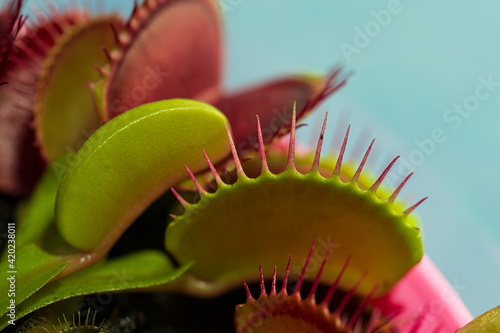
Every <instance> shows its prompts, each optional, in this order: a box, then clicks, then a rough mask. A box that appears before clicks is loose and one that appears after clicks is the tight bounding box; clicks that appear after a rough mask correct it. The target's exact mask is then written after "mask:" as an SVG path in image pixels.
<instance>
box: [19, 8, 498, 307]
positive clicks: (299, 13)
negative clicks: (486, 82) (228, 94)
mask: <svg viewBox="0 0 500 333" xmlns="http://www.w3.org/2000/svg"><path fill="white" fill-rule="evenodd" d="M31 2H36V1H31ZM51 2H52V3H54V4H56V6H58V5H60V6H61V7H65V6H67V1H62V0H58V1H51ZM72 2H73V3H74V1H70V3H72ZM83 2H84V3H87V5H88V4H90V3H92V5H93V6H94V7H99V6H96V3H97V1H83ZM125 2H127V4H125ZM220 2H221V4H222V5H223V7H224V9H225V10H224V16H225V18H224V20H225V27H226V42H227V44H226V45H227V50H226V68H225V84H224V85H225V87H226V89H228V90H236V89H238V88H241V87H244V86H247V85H249V84H254V83H258V82H262V81H264V80H267V79H270V78H273V77H276V76H282V75H287V74H290V73H298V72H309V71H313V72H320V73H322V72H323V73H324V72H326V71H328V70H329V69H330V68H332V66H334V65H336V64H342V65H344V66H345V68H346V69H348V70H353V71H354V72H355V74H354V76H352V78H351V79H350V80H349V83H348V85H347V86H346V87H345V88H344V89H342V90H341V91H340V92H339V93H337V94H335V96H333V97H332V98H330V99H329V100H328V101H327V102H326V103H324V104H323V105H321V106H320V108H319V110H318V111H317V112H316V115H317V116H318V117H319V118H322V117H323V115H324V112H325V111H328V112H329V114H330V120H329V127H328V130H329V133H327V138H326V141H327V142H331V141H333V142H337V141H338V138H339V133H340V132H339V131H337V133H333V132H334V130H335V129H336V127H337V125H336V124H337V123H339V124H340V125H341V126H340V128H341V132H343V131H344V130H345V124H347V122H349V123H351V124H352V126H353V128H352V134H353V135H352V139H351V141H350V145H349V146H348V150H347V154H348V156H351V157H352V158H354V159H355V160H358V161H359V159H360V156H361V154H362V153H363V151H362V149H365V147H366V146H367V145H368V143H369V140H370V138H371V137H376V138H377V142H376V146H375V149H374V154H373V156H371V158H370V159H369V161H368V167H369V168H370V169H371V170H374V172H376V173H380V172H381V170H383V168H384V167H385V165H387V164H388V162H389V161H390V160H391V159H392V158H393V157H394V156H396V155H401V157H402V159H405V160H406V161H409V162H410V164H411V169H412V171H415V175H414V177H413V179H412V180H411V181H410V182H409V184H408V185H407V187H406V188H405V189H404V191H403V192H402V193H401V196H402V198H404V199H405V200H406V201H407V202H408V203H414V202H416V201H418V199H420V198H422V197H425V196H427V195H428V196H429V199H428V200H427V202H425V203H424V204H423V205H422V206H421V207H419V208H418V210H417V212H418V214H419V216H420V217H421V219H422V221H423V225H424V237H425V238H424V245H425V250H426V252H427V253H428V254H429V256H430V257H431V258H432V259H433V260H434V262H435V263H436V264H437V266H438V267H439V268H440V269H441V270H442V272H443V273H444V275H445V276H446V277H447V279H448V280H449V281H450V282H451V284H452V285H455V287H456V288H457V289H458V292H459V294H460V296H461V297H462V299H463V300H464V302H465V303H466V305H467V306H468V307H469V309H470V310H471V312H472V313H473V315H475V316H477V315H479V314H480V313H482V312H484V311H486V310H488V309H490V308H492V307H494V306H497V305H499V304H500V287H499V285H498V281H499V277H500V222H499V213H498V208H499V206H500V204H499V202H498V198H499V197H500V195H499V191H500V189H499V184H500V172H498V171H497V167H498V165H497V164H498V163H499V162H500V156H499V143H500V138H499V135H498V124H499V122H500V115H499V112H500V87H496V88H495V91H494V92H492V93H490V95H489V96H488V97H487V98H485V100H482V101H480V104H479V106H478V107H477V109H476V110H475V111H473V112H471V113H470V116H469V117H468V118H463V119H462V122H461V124H460V126H459V127H458V128H456V129H455V128H453V127H452V125H453V123H452V122H446V121H445V119H444V118H443V116H444V115H445V113H446V112H447V110H449V109H450V108H453V105H454V104H461V103H463V102H464V100H466V99H467V98H468V101H470V100H471V98H470V96H474V94H475V89H476V87H477V86H478V85H479V84H480V81H479V79H478V78H479V77H481V76H482V77H484V78H485V79H487V78H488V76H491V78H492V80H493V81H495V82H500V56H499V54H500V39H499V32H500V20H499V19H498V17H499V16H498V13H500V3H499V2H498V1H494V0H489V1H488V0H482V1H475V2H472V1H463V0H461V1H456V0H455V1H452V0H440V1H439V2H437V1H429V0H427V1H425V0H413V1H411V0H401V1H399V6H397V8H398V12H399V13H398V14H392V15H391V19H390V22H389V23H388V24H384V25H385V26H381V25H380V24H378V27H379V28H380V29H379V30H377V24H374V23H373V22H375V19H374V16H373V13H372V11H374V12H375V13H380V11H381V10H387V8H388V6H389V7H390V6H391V3H393V2H394V1H388V0H383V1H369V2H368V1H364V2H360V1H359V2H355V1H331V0H322V1H321V0H316V1H314V2H306V1H298V0H295V1H290V0H288V1H286V0H273V1H269V0H268V1H265V0H221V1H220ZM131 3H132V1H123V0H107V1H106V2H105V6H106V7H107V8H108V9H109V8H114V9H118V10H119V11H121V12H122V13H129V11H130V9H131ZM396 3H397V2H396ZM100 6H104V5H102V2H101V3H100ZM27 11H28V10H27ZM367 28H368V29H373V30H371V36H372V37H369V42H366V41H365V42H366V43H365V44H367V45H360V44H359V43H358V46H362V47H358V50H357V51H358V52H357V53H353V54H350V55H349V54H347V53H346V52H343V51H342V47H343V46H344V47H347V44H349V45H351V46H353V47H356V40H355V38H356V31H357V29H360V30H361V31H366V29H367ZM358 42H359V41H358ZM481 89H483V90H481V92H482V93H486V92H487V90H484V88H481ZM318 121H319V120H317V119H316V118H315V117H313V118H312V119H311V118H310V119H309V120H308V122H309V123H312V124H313V125H312V126H309V127H306V128H302V129H301V130H300V131H301V134H300V135H301V138H302V140H303V141H304V142H305V143H309V140H310V139H309V138H310V136H311V133H312V132H315V131H314V128H315V127H316V126H317V124H318ZM315 124H316V125H315ZM435 129H441V130H442V132H443V135H444V136H445V137H446V140H444V142H440V143H435V146H434V148H433V149H430V148H432V147H430V146H429V145H427V148H428V151H427V153H428V154H425V151H423V149H422V148H421V147H419V145H418V142H420V143H421V142H424V141H425V140H427V139H430V138H432V132H433V131H434V130H435ZM342 134H343V133H340V135H342ZM425 142H427V141H425ZM335 144H338V143H335ZM358 147H359V148H358ZM361 147H362V148H361ZM334 149H336V148H334ZM419 151H420V153H419ZM411 161H413V163H412V162H411ZM401 165H402V163H401V162H400V164H399V166H398V167H396V168H395V172H393V174H392V176H391V178H390V179H389V182H388V183H389V184H391V182H392V183H394V184H396V180H397V179H399V178H400V177H401V176H403V175H406V170H398V169H404V167H403V166H401ZM400 171H401V172H400ZM403 171H404V172H403Z"/></svg>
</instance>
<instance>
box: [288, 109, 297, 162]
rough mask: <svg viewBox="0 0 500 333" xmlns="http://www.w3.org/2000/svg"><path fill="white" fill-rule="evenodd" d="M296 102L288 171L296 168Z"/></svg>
mask: <svg viewBox="0 0 500 333" xmlns="http://www.w3.org/2000/svg"><path fill="white" fill-rule="evenodd" d="M295 108H296V102H293V113H292V125H291V127H290V143H289V145H288V160H287V162H286V167H287V168H288V169H294V168H295V121H296V119H295V118H296V109H295Z"/></svg>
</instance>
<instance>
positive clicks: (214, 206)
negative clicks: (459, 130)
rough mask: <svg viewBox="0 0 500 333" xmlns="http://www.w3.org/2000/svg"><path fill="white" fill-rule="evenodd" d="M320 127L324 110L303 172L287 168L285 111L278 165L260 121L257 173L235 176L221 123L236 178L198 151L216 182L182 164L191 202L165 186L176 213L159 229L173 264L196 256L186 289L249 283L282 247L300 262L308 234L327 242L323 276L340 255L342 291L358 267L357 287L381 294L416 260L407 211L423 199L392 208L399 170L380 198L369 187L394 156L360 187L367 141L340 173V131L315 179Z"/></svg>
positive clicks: (413, 226) (330, 277) (204, 291)
mask: <svg viewBox="0 0 500 333" xmlns="http://www.w3.org/2000/svg"><path fill="white" fill-rule="evenodd" d="M258 123H259V122H258ZM325 125H326V117H325V123H324V125H323V129H322V132H321V135H320V138H319V142H318V147H317V150H316V153H315V158H314V162H313V165H312V168H311V170H310V171H309V172H308V173H306V174H302V173H300V172H298V171H297V169H296V166H295V128H296V124H295V113H294V115H293V118H292V124H291V134H290V142H289V151H288V157H287V162H286V165H287V166H286V169H285V171H283V172H281V173H279V174H274V173H272V172H270V171H269V167H268V164H267V160H266V153H265V151H264V144H263V139H262V130H261V128H260V124H258V139H259V146H260V159H261V168H262V170H261V174H260V176H258V177H257V178H249V177H247V175H246V174H245V171H244V168H243V166H242V164H241V162H240V160H239V158H238V155H237V152H236V149H235V146H234V143H233V141H232V137H231V134H230V131H229V130H228V136H229V141H230V146H231V151H232V154H233V159H234V164H235V169H236V173H237V180H236V182H234V183H233V184H226V183H225V182H223V181H222V179H221V178H220V176H219V175H218V174H217V172H216V171H215V168H214V166H213V165H212V163H211V162H210V159H209V158H208V156H206V160H207V163H208V165H209V167H210V169H211V170H212V172H213V176H214V179H215V181H216V183H217V190H216V191H215V192H214V193H210V192H207V191H206V190H205V189H203V188H202V186H201V185H200V184H199V183H198V181H197V180H196V178H195V177H194V175H193V173H192V172H191V171H189V169H188V168H186V169H187V171H188V173H189V175H190V177H191V178H192V180H193V182H194V183H195V185H196V187H197V189H198V192H199V196H200V200H199V201H198V202H197V203H195V204H190V203H188V202H186V201H185V200H183V199H182V198H180V196H179V195H178V193H176V192H175V190H174V191H173V192H174V194H175V195H176V196H177V197H178V198H179V199H180V202H181V204H182V205H183V206H184V210H185V211H184V213H183V214H182V215H180V216H177V217H175V218H174V221H173V222H172V223H171V224H170V225H169V227H168V229H167V232H166V237H165V245H166V248H167V251H169V252H170V253H171V255H172V256H173V257H174V258H175V259H176V260H177V262H178V263H180V264H185V263H188V262H192V261H194V262H196V263H195V264H194V266H193V267H192V268H191V269H190V272H189V274H190V275H189V278H185V280H186V283H185V284H184V288H185V291H186V292H188V293H191V294H195V295H205V296H207V295H214V294H220V293H222V292H224V291H227V290H230V289H233V288H235V287H236V286H237V285H238V284H239V283H240V282H241V280H246V281H249V282H256V281H254V280H253V278H254V274H253V269H254V267H256V266H257V265H260V264H261V265H262V267H263V270H264V272H270V271H271V270H272V267H273V266H274V265H275V263H276V262H279V260H280V257H281V258H283V257H284V256H287V255H289V254H291V255H293V256H294V257H295V258H297V259H298V260H299V262H300V261H303V260H305V257H304V255H303V253H305V252H306V250H307V248H308V247H309V244H310V242H311V241H312V240H317V241H318V242H322V243H329V242H333V243H335V244H336V249H335V254H336V255H335V257H334V258H333V259H332V260H331V261H330V262H329V263H328V264H327V265H326V266H325V269H324V272H323V274H322V281H323V282H328V283H331V282H333V281H334V280H335V279H336V277H337V276H339V273H340V271H341V270H342V267H343V265H344V263H345V262H346V260H347V258H348V257H350V258H351V259H350V264H349V268H348V269H347V270H346V271H345V272H344V273H343V274H342V279H341V280H340V281H339V287H340V288H341V289H343V290H349V289H351V288H352V287H353V286H354V285H355V284H356V283H358V281H360V279H361V277H362V276H364V275H366V276H365V278H364V279H363V280H362V282H361V283H360V285H359V287H358V289H357V291H356V293H357V294H358V295H368V294H369V293H370V292H371V291H372V290H373V288H374V286H375V285H379V288H378V289H377V292H376V295H377V296H379V295H383V294H385V293H386V292H387V291H388V290H389V289H390V288H391V287H392V286H394V284H395V283H396V282H398V281H399V280H400V279H401V278H402V277H403V276H404V275H405V274H406V273H407V272H408V271H409V270H410V269H411V268H412V267H413V266H414V265H415V264H417V263H418V262H419V261H420V260H421V258H422V255H423V250H422V242H421V238H420V229H419V224H418V222H417V220H416V218H415V217H414V216H413V215H410V213H411V212H412V211H413V210H414V209H415V208H416V207H417V206H418V205H419V204H420V203H421V202H422V201H423V200H425V199H423V200H421V201H419V202H418V203H417V204H415V205H413V206H411V207H410V208H407V209H406V210H404V211H398V210H396V209H395V206H394V200H395V199H396V196H397V195H398V193H399V192H400V191H401V189H402V187H403V186H404V184H405V182H406V181H407V178H406V179H405V180H404V181H403V183H402V184H401V185H400V186H399V187H398V188H397V189H396V190H395V191H394V193H393V194H392V195H391V196H390V197H389V198H388V199H381V198H380V197H379V196H378V195H377V192H378V191H377V189H378V188H379V186H380V183H381V182H382V180H383V179H384V177H385V176H386V175H387V172H388V171H389V169H390V167H391V166H392V165H393V164H394V161H393V163H391V164H390V165H389V167H388V168H387V169H386V170H385V171H384V172H383V173H382V175H381V176H380V177H379V178H378V180H377V181H375V183H374V184H373V185H372V186H371V187H370V188H368V189H362V188H360V185H359V184H358V179H359V176H360V174H361V172H362V169H363V166H364V164H365V162H366V159H367V158H368V154H369V149H368V151H367V153H366V154H365V156H364V158H363V161H362V162H361V164H360V165H359V167H358V169H357V171H356V172H355V174H354V176H353V177H352V179H350V180H349V181H345V182H344V181H342V180H341V179H340V177H339V175H340V170H341V168H342V158H343V154H344V151H345V146H346V144H347V135H346V137H345V139H344V142H343V145H342V149H341V152H340V154H339V156H338V159H337V163H336V166H335V168H334V172H333V174H332V175H331V176H330V177H323V176H322V175H321V174H320V173H319V171H318V170H319V160H320V155H321V146H322V141H323V136H324V131H325V127H326V126H325Z"/></svg>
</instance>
